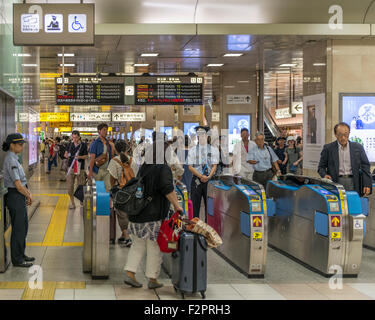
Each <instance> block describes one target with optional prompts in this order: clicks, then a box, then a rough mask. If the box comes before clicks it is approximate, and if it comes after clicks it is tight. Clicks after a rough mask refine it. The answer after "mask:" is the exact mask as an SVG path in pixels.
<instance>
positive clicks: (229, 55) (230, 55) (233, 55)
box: [223, 53, 243, 57]
mask: <svg viewBox="0 0 375 320" xmlns="http://www.w3.org/2000/svg"><path fill="white" fill-rule="evenodd" d="M241 56H243V53H226V54H224V55H223V57H241Z"/></svg>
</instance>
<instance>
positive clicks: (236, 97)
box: [227, 94, 251, 104]
mask: <svg viewBox="0 0 375 320" xmlns="http://www.w3.org/2000/svg"><path fill="white" fill-rule="evenodd" d="M227 104H251V95H249V94H227Z"/></svg>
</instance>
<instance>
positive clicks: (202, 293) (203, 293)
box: [201, 291, 206, 299]
mask: <svg viewBox="0 0 375 320" xmlns="http://www.w3.org/2000/svg"><path fill="white" fill-rule="evenodd" d="M201 296H202V299H206V293H205V292H204V291H201Z"/></svg>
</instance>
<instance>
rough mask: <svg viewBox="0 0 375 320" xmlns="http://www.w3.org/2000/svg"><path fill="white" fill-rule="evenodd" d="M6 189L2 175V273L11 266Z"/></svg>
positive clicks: (0, 193)
mask: <svg viewBox="0 0 375 320" xmlns="http://www.w3.org/2000/svg"><path fill="white" fill-rule="evenodd" d="M7 192H8V191H7V189H6V188H5V187H4V177H3V176H2V175H0V272H1V273H2V272H5V271H6V270H7V268H8V266H9V264H10V261H11V258H10V236H11V229H10V227H11V224H10V216H9V212H8V210H7V209H6V207H5V202H4V196H5V195H6V193H7Z"/></svg>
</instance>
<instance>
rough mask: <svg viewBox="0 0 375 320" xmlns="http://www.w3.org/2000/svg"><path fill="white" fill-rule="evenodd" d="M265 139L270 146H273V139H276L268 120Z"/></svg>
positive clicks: (265, 126) (265, 125)
mask: <svg viewBox="0 0 375 320" xmlns="http://www.w3.org/2000/svg"><path fill="white" fill-rule="evenodd" d="M264 140H265V141H266V142H267V143H268V145H269V146H272V143H273V140H274V135H273V134H272V132H271V131H270V129H268V125H267V124H266V122H264Z"/></svg>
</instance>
